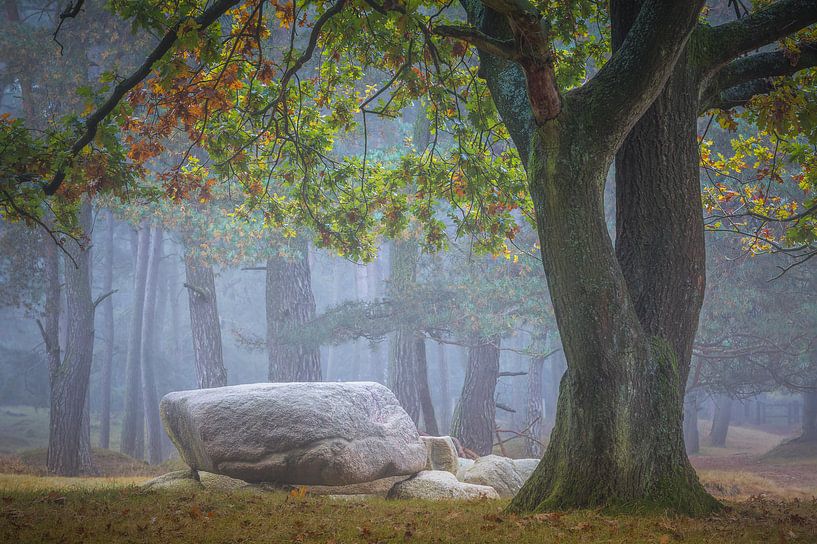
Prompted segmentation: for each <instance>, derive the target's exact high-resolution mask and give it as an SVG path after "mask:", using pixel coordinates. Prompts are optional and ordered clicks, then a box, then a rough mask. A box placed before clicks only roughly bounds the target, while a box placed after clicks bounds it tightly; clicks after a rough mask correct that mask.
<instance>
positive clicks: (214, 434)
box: [143, 382, 538, 500]
mask: <svg viewBox="0 0 817 544" xmlns="http://www.w3.org/2000/svg"><path fill="white" fill-rule="evenodd" d="M160 412H161V416H162V422H163V424H164V427H165V430H166V432H167V434H168V435H169V436H170V438H171V440H172V441H173V443H174V444H175V446H176V448H177V449H178V450H179V453H180V454H181V457H182V460H183V461H184V462H185V463H186V464H187V465H188V466H189V467H190V468H189V469H188V470H183V471H176V472H172V473H169V474H166V475H164V476H160V477H159V478H156V479H154V480H151V481H149V482H147V483H145V484H143V487H144V488H145V489H156V490H158V489H177V490H192V489H201V488H204V489H214V490H215V489H218V490H222V491H232V490H238V489H244V490H249V491H256V492H264V491H267V490H270V489H281V488H287V487H293V486H297V487H300V486H307V488H308V492H309V493H310V494H313V495H329V496H332V497H336V498H344V499H345V498H352V497H356V498H365V497H389V498H394V499H411V498H415V499H428V500H474V499H496V498H500V497H503V498H504V497H510V496H513V495H514V494H515V493H516V492H517V491H518V490H519V489H520V488H521V486H522V484H523V483H524V482H525V481H526V480H527V479H528V478H529V477H530V474H531V472H533V469H534V467H535V466H536V464H537V463H538V460H537V459H522V460H513V459H508V458H505V457H499V456H495V455H489V456H486V457H481V458H479V459H477V460H476V461H471V460H466V459H462V458H458V456H457V449H456V447H455V446H454V442H453V440H452V439H451V437H447V436H441V437H432V436H420V434H419V433H418V431H417V427H416V426H415V424H414V422H413V421H412V420H411V418H410V417H409V415H408V414H407V413H406V412H405V410H403V408H402V407H401V406H400V403H399V402H398V401H397V398H396V397H395V396H394V394H393V393H392V392H391V391H390V390H389V389H388V388H386V387H384V386H383V385H381V384H378V383H374V382H318V383H259V384H247V385H235V386H229V387H217V388H212V389H199V390H194V391H177V392H174V393H170V394H168V395H166V396H165V397H164V398H163V399H162V401H161V404H160Z"/></svg>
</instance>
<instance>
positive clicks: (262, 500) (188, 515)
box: [0, 408, 817, 544]
mask: <svg viewBox="0 0 817 544" xmlns="http://www.w3.org/2000/svg"><path fill="white" fill-rule="evenodd" d="M28 410H31V409H28ZM4 412H5V413H4ZM21 413H23V409H19V410H18V409H15V408H0V439H2V440H5V437H6V436H16V433H20V432H22V433H23V437H24V438H25V439H26V444H28V445H34V446H38V445H41V444H39V443H38V441H41V440H43V439H44V438H45V437H44V436H41V434H42V433H39V432H38V431H37V429H38V428H39V427H40V424H41V423H42V421H40V419H42V418H44V416H45V412H44V411H42V410H41V411H40V413H35V412H34V411H33V410H31V413H26V414H24V415H23V416H21V415H19V414H21ZM46 421H47V420H46ZM707 430H708V429H707V425H706V424H703V425H702V428H701V432H702V436H705V435H706V432H707ZM26 432H28V434H26ZM782 438H783V437H781V436H780V435H777V434H773V433H768V432H765V431H763V430H757V429H746V428H732V429H730V431H729V437H728V440H727V447H726V448H710V447H707V446H706V445H705V444H704V448H703V449H702V454H701V455H695V456H693V457H692V458H691V459H692V462H693V464H694V465H695V467H696V469H697V470H698V473H699V475H700V477H701V480H702V482H703V483H704V485H705V486H706V487H707V489H708V490H709V491H710V492H711V493H713V494H714V495H716V496H717V497H719V498H721V499H722V500H724V501H725V503H726V504H727V505H728V506H729V508H728V510H727V511H725V512H723V513H721V514H719V515H717V516H713V517H710V518H706V519H689V518H670V517H666V516H661V515H654V514H648V515H643V516H632V515H630V516H609V515H602V514H601V513H599V512H595V511H578V512H570V513H565V514H540V515H533V516H523V517H517V516H511V515H506V514H504V513H503V509H504V507H505V506H506V505H507V501H480V502H472V503H457V502H447V503H432V502H422V501H386V500H382V499H367V500H365V501H342V500H337V499H331V498H327V497H312V496H310V495H309V494H308V493H307V495H306V496H305V497H298V496H290V495H287V494H285V493H283V492H268V493H258V492H255V493H253V492H247V491H237V492H236V491H233V492H229V493H228V492H224V491H214V490H201V491H199V492H196V493H195V494H193V493H189V492H188V493H182V492H169V491H150V492H148V491H143V490H141V489H140V488H139V484H141V483H142V482H144V481H145V480H147V479H148V478H149V477H152V476H154V475H157V474H163V473H165V472H168V471H170V470H176V469H177V468H179V462H178V461H175V462H169V463H167V464H165V465H163V466H159V467H151V466H149V465H146V464H145V463H143V462H141V461H137V460H134V459H131V458H129V457H127V456H124V455H122V454H119V453H116V452H112V451H107V450H95V451H94V454H95V458H96V463H97V466H98V467H99V469H100V472H101V474H102V475H103V476H100V477H92V478H54V477H47V476H45V475H44V474H45V471H44V463H45V450H44V449H43V448H41V447H40V448H37V449H33V450H31V449H26V450H25V451H20V450H21V449H22V448H21V445H20V444H21V442H20V441H17V442H16V443H15V444H16V445H15V446H13V448H12V447H7V446H8V444H6V443H4V442H2V441H0V452H2V451H4V450H5V451H12V452H14V453H12V454H6V455H0V543H5V542H21V543H25V542H65V543H73V542H106V543H107V542H180V543H185V542H197V543H198V542H236V543H238V542H247V543H248V542H269V543H279V542H316V543H325V544H327V543H334V544H338V543H341V542H343V543H347V542H348V543H353V542H354V543H365V544H374V543H387V542H401V543H405V542H418V543H425V542H439V543H473V542H486V543H491V542H513V543H515V544H516V543H520V544H524V543H528V542H531V543H533V542H536V543H542V542H565V543H573V542H576V543H578V542H582V543H585V542H607V543H611V544H618V543H622V544H623V543H641V542H644V543H658V544H670V543H674V542H685V543H686V542H690V543H698V542H712V543H717V544H726V543H732V542H734V543H744V542H746V543H753V542H756V543H761V542H762V543H767V542H773V543H788V542H792V543H811V544H817V500H815V499H814V497H817V453H809V452H808V451H806V452H804V451H802V450H800V449H798V450H797V451H793V450H791V449H788V450H786V452H785V453H786V455H782V456H781V455H772V456H770V455H766V452H767V451H768V450H772V451H773V452H774V451H779V450H773V449H772V448H774V447H775V446H776V445H777V444H779V443H780V442H781V440H782ZM520 445H521V444H517V443H509V445H508V446H509V447H508V448H507V449H508V450H513V451H515V450H516V449H518V446H520ZM508 453H511V452H510V451H508Z"/></svg>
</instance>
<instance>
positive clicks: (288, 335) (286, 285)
mask: <svg viewBox="0 0 817 544" xmlns="http://www.w3.org/2000/svg"><path fill="white" fill-rule="evenodd" d="M292 248H293V249H294V250H295V251H296V252H297V255H293V256H292V257H270V258H269V259H267V286H266V287H267V288H266V302H267V304H266V309H267V312H266V313H267V356H268V363H269V366H268V379H269V381H271V382H319V381H321V379H322V376H321V352H320V347H319V346H314V345H309V344H306V343H300V342H299V341H298V338H297V331H298V329H299V328H300V327H301V326H302V325H303V324H304V323H308V322H309V321H312V320H313V319H315V296H314V295H313V293H312V274H311V271H310V268H309V246H308V245H307V242H306V240H305V239H301V238H298V239H296V240H294V241H293V245H292Z"/></svg>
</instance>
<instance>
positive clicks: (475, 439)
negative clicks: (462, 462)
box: [451, 338, 500, 455]
mask: <svg viewBox="0 0 817 544" xmlns="http://www.w3.org/2000/svg"><path fill="white" fill-rule="evenodd" d="M499 343H500V339H499V338H491V339H481V340H480V341H479V342H478V343H477V344H476V345H473V346H471V347H470V348H469V349H468V366H467V367H466V369H465V381H464V382H463V384H462V393H461V394H460V400H459V402H458V403H457V407H456V408H455V409H454V418H453V420H452V422H451V436H454V437H456V438H458V439H459V441H460V443H461V444H462V445H463V447H465V448H468V449H470V450H472V451H473V452H475V453H477V454H478V455H488V454H490V453H491V450H492V449H493V445H494V431H495V430H496V399H495V398H494V397H495V392H496V382H497V380H498V379H499Z"/></svg>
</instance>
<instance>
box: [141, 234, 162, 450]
mask: <svg viewBox="0 0 817 544" xmlns="http://www.w3.org/2000/svg"><path fill="white" fill-rule="evenodd" d="M161 259H162V228H161V227H159V226H154V227H153V229H152V235H151V241H150V261H149V263H148V275H147V280H146V282H145V311H144V319H143V322H142V400H143V402H144V406H145V428H146V430H147V454H148V462H149V463H150V464H151V465H157V464H159V463H161V462H162V423H161V420H160V418H159V395H158V392H157V390H156V378H155V368H156V359H157V358H158V355H159V349H158V346H157V337H156V300H157V297H158V292H159V263H160V262H161Z"/></svg>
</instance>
